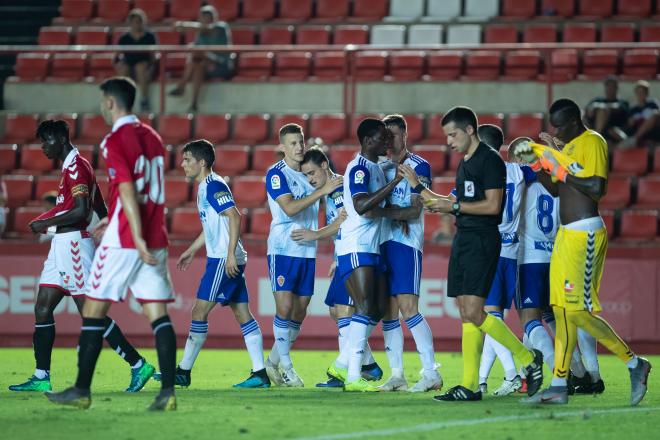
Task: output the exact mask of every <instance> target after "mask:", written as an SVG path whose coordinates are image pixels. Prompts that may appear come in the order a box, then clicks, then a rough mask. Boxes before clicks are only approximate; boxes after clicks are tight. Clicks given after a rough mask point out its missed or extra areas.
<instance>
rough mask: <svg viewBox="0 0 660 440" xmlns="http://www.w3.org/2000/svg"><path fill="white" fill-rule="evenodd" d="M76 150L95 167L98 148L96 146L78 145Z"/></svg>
mask: <svg viewBox="0 0 660 440" xmlns="http://www.w3.org/2000/svg"><path fill="white" fill-rule="evenodd" d="M76 148H77V149H78V152H79V153H80V155H81V156H82V157H83V158H85V160H87V162H89V164H90V165H92V166H94V150H95V149H96V147H95V146H94V145H86V144H76Z"/></svg>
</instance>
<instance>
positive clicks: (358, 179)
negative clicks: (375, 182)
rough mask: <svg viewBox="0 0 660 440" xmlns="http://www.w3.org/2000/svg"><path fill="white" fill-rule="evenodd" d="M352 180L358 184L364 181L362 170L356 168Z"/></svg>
mask: <svg viewBox="0 0 660 440" xmlns="http://www.w3.org/2000/svg"><path fill="white" fill-rule="evenodd" d="M353 182H355V183H358V184H361V183H364V171H362V170H357V171H356V172H355V177H354V178H353Z"/></svg>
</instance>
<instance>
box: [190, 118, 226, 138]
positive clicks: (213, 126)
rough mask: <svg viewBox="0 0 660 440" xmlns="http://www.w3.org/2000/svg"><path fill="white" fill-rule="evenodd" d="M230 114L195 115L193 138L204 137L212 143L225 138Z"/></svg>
mask: <svg viewBox="0 0 660 440" xmlns="http://www.w3.org/2000/svg"><path fill="white" fill-rule="evenodd" d="M230 121H231V115H230V114H229V113H226V114H224V115H197V116H196V117H195V135H194V136H193V138H195V139H206V140H208V141H210V142H211V143H212V144H217V143H220V142H223V141H225V140H227V138H228V137H229V123H230Z"/></svg>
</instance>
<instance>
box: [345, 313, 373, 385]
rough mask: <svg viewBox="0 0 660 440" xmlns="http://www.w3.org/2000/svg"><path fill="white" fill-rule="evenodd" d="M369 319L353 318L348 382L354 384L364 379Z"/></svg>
mask: <svg viewBox="0 0 660 440" xmlns="http://www.w3.org/2000/svg"><path fill="white" fill-rule="evenodd" d="M369 323H370V321H369V317H367V316H364V315H358V314H355V315H353V317H352V318H351V325H350V327H349V329H350V330H349V333H348V349H347V350H346V351H347V352H348V376H347V378H346V382H347V383H350V382H354V381H356V380H359V379H360V378H361V377H362V374H361V372H362V357H363V355H364V347H365V345H366V343H367V331H368V329H367V328H368V326H369ZM338 366H339V365H338Z"/></svg>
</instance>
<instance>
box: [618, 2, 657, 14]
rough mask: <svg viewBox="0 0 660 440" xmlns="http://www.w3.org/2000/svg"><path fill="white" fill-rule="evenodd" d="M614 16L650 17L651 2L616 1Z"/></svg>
mask: <svg viewBox="0 0 660 440" xmlns="http://www.w3.org/2000/svg"><path fill="white" fill-rule="evenodd" d="M616 15H617V16H619V17H634V18H637V17H639V18H641V17H648V16H649V15H651V0H618V1H617V11H616Z"/></svg>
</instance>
